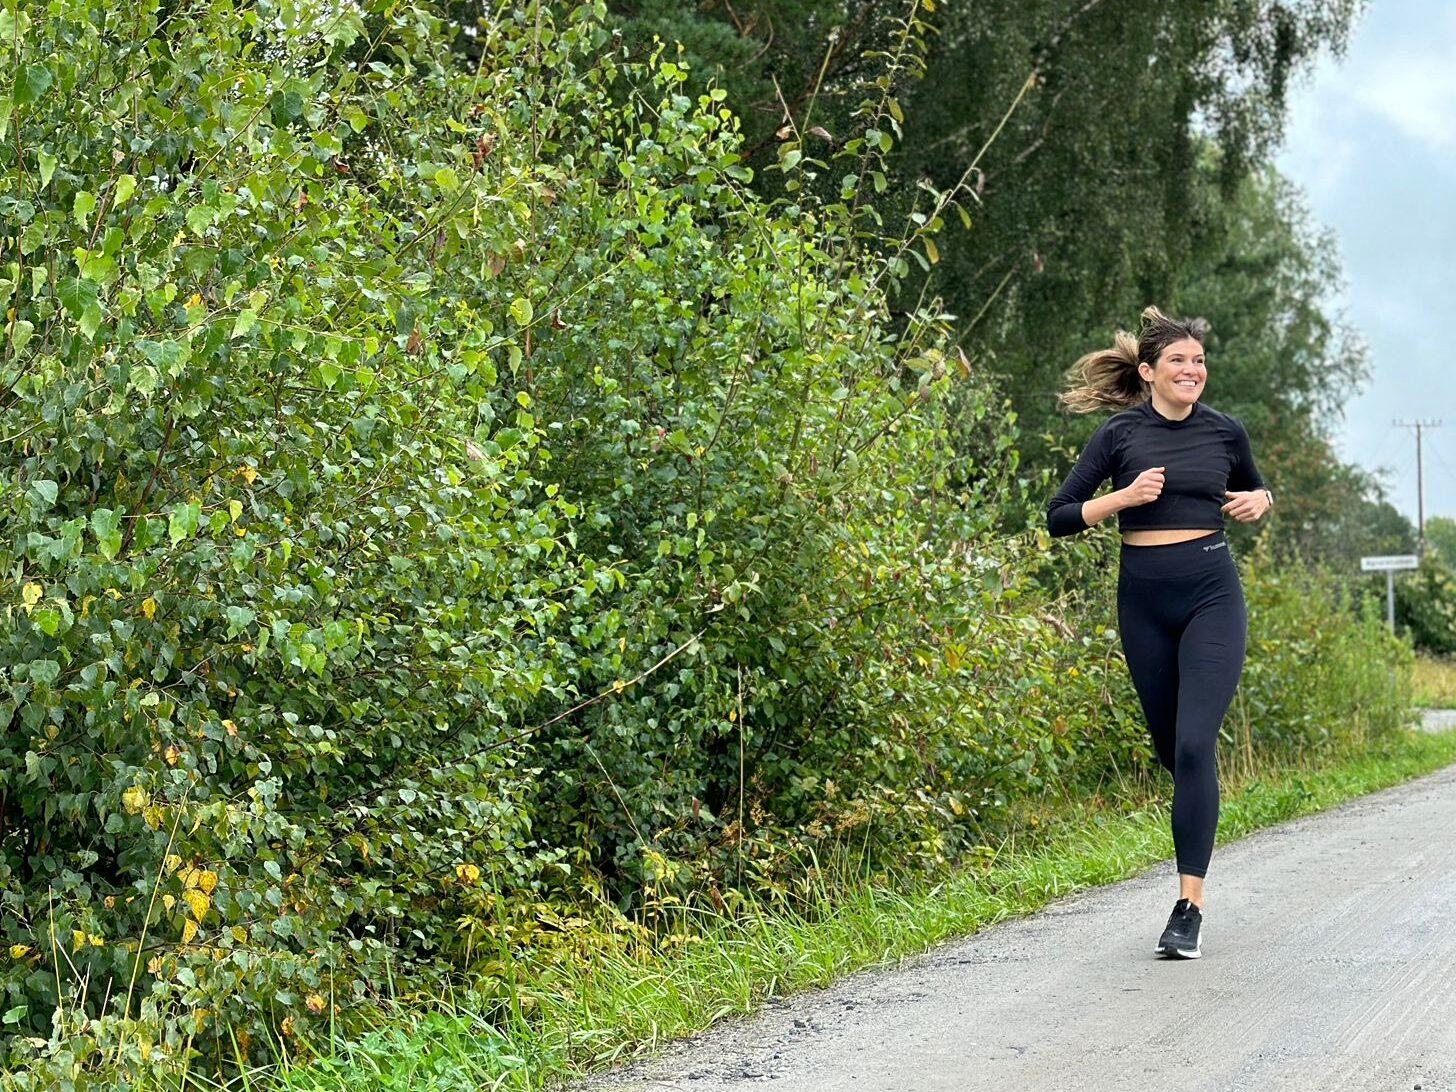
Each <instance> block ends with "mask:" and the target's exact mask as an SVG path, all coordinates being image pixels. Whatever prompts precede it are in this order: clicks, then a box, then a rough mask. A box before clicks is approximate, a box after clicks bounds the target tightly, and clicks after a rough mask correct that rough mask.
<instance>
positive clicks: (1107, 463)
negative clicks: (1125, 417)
mask: <svg viewBox="0 0 1456 1092" xmlns="http://www.w3.org/2000/svg"><path fill="white" fill-rule="evenodd" d="M1110 421H1111V418H1108V420H1107V421H1104V422H1102V424H1101V425H1100V426H1099V427H1098V429H1097V431H1096V432H1094V433H1093V434H1092V438H1091V439H1090V440H1088V441H1087V446H1086V447H1085V448H1083V449H1082V454H1081V456H1079V457H1078V459H1077V463H1076V465H1075V466H1073V467H1072V470H1071V472H1070V473H1069V474H1068V475H1067V478H1066V480H1065V481H1064V482H1062V484H1061V488H1059V489H1058V490H1057V491H1056V493H1054V494H1053V495H1052V499H1051V500H1050V501H1048V502H1047V530H1048V531H1050V532H1051V535H1052V537H1053V538H1063V537H1065V536H1067V535H1075V534H1077V533H1079V532H1081V531H1085V530H1087V528H1089V527H1091V526H1092V525H1093V524H1094V523H1097V522H1099V521H1100V520H1103V519H1106V518H1107V517H1108V516H1110V515H1112V514H1113V513H1114V512H1117V511H1119V510H1121V509H1122V508H1123V507H1124V504H1123V498H1122V495H1121V492H1120V491H1118V490H1114V491H1113V492H1111V493H1108V494H1106V495H1105V496H1101V497H1098V498H1096V499H1095V500H1094V499H1093V498H1092V494H1093V493H1095V492H1097V487H1098V486H1100V485H1101V484H1102V483H1103V482H1104V481H1106V480H1107V477H1108V475H1109V474H1111V473H1112V457H1113V430H1112V429H1111V428H1109V427H1108V426H1109V423H1110Z"/></svg>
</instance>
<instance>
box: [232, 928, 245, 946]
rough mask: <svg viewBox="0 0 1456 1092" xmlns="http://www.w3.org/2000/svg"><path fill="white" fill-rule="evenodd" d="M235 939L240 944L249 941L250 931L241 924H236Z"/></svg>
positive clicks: (234, 929)
mask: <svg viewBox="0 0 1456 1092" xmlns="http://www.w3.org/2000/svg"><path fill="white" fill-rule="evenodd" d="M233 939H234V940H235V941H237V942H238V943H239V944H246V943H247V942H248V931H247V930H246V929H244V928H243V927H242V926H241V925H234V926H233Z"/></svg>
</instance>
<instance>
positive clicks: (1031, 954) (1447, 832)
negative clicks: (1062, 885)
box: [578, 717, 1456, 1092]
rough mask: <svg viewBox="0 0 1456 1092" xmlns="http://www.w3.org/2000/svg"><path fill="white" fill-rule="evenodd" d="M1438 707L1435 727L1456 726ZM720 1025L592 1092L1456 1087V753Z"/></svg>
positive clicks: (1382, 1090)
mask: <svg viewBox="0 0 1456 1092" xmlns="http://www.w3.org/2000/svg"><path fill="white" fill-rule="evenodd" d="M1443 719H1450V718H1442V717H1437V718H1434V719H1430V718H1428V721H1427V727H1429V728H1431V729H1433V730H1441V729H1443V728H1446V727H1448V725H1447V724H1446V723H1442V721H1443ZM1177 894H1178V889H1177V877H1176V874H1175V872H1174V866H1173V862H1172V861H1171V860H1170V861H1164V862H1162V863H1161V864H1159V865H1157V866H1156V867H1154V868H1151V869H1149V870H1148V871H1146V872H1143V873H1142V874H1140V875H1138V876H1135V877H1133V878H1131V879H1128V880H1125V881H1123V882H1121V883H1117V884H1112V885H1109V886H1107V887H1101V888H1096V889H1094V890H1090V891H1085V892H1080V893H1078V894H1076V895H1072V896H1069V897H1067V898H1064V899H1060V900H1058V901H1056V902H1054V903H1051V904H1050V905H1048V906H1047V907H1046V908H1045V909H1043V910H1042V911H1040V912H1038V913H1036V914H1033V915H1030V916H1027V917H1022V918H1017V919H1014V920H1009V921H1004V922H1000V923H998V924H996V925H994V926H991V927H989V928H987V929H984V930H983V931H981V932H980V933H978V934H976V935H975V936H972V937H968V938H966V939H964V940H960V941H957V942H953V943H950V944H946V945H942V946H941V947H938V948H936V949H934V950H932V951H930V952H927V953H925V954H923V955H921V956H918V957H915V958H913V959H909V960H906V961H905V963H904V964H902V965H901V966H900V967H899V968H894V969H884V968H880V969H875V970H866V971H863V972H860V973H858V974H855V975H852V976H850V977H848V978H845V979H844V980H842V981H841V982H839V983H838V984H836V985H834V986H833V987H831V988H828V989H825V990H818V991H813V992H809V993H804V994H800V995H796V996H794V997H792V998H789V999H786V1000H782V1001H778V1002H775V1003H771V1004H770V1005H769V1006H768V1007H767V1008H766V1009H765V1010H764V1011H763V1012H761V1013H760V1014H759V1015H757V1016H755V1017H752V1018H749V1019H745V1020H734V1021H729V1022H726V1023H724V1024H721V1025H718V1026H717V1027H715V1028H714V1029H712V1030H711V1031H709V1032H708V1033H706V1034H704V1035H702V1036H700V1037H698V1038H696V1039H693V1040H691V1041H686V1042H683V1043H679V1044H675V1045H674V1046H672V1047H669V1048H668V1049H666V1050H665V1051H664V1052H663V1053H662V1054H660V1055H659V1056H658V1057H657V1058H655V1059H653V1060H650V1061H648V1062H645V1063H640V1064H639V1065H638V1066H636V1067H633V1068H631V1069H627V1070H622V1071H619V1072H617V1073H615V1074H606V1075H603V1076H602V1077H599V1078H596V1079H594V1080H592V1081H590V1082H586V1083H585V1084H582V1085H580V1086H578V1087H579V1088H580V1089H581V1090H582V1092H587V1090H590V1092H607V1090H611V1092H628V1090H631V1092H668V1090H680V1092H720V1090H728V1089H734V1090H739V1089H747V1088H760V1087H767V1088H771V1089H774V1090H775V1092H848V1090H854V1092H888V1090H902V1089H903V1090H917V1092H919V1090H924V1092H941V1090H944V1092H951V1090H954V1092H968V1090H975V1089H994V1090H996V1092H1003V1090H1015V1092H1026V1090H1036V1089H1058V1090H1061V1089H1072V1090H1077V1092H1082V1090H1087V1092H1112V1090H1122V1089H1127V1090H1130V1092H1131V1090H1136V1092H1147V1090H1149V1089H1172V1088H1177V1089H1178V1090H1179V1092H1194V1090H1208V1092H1213V1090H1218V1092H1227V1090H1245V1089H1247V1090H1250V1092H1253V1090H1259V1092H1267V1090H1271V1089H1299V1090H1301V1092H1305V1090H1315V1092H1320V1090H1329V1092H1335V1090H1339V1092H1346V1090H1367V1089H1373V1090H1379V1092H1386V1090H1389V1092H1396V1090H1405V1089H1422V1090H1443V1092H1456V766H1453V767H1448V768H1447V769H1445V770H1441V771H1438V772H1436V773H1434V774H1430V775H1427V776H1425V777H1422V778H1419V779H1417V780H1414V781H1410V782H1407V783H1406V784H1404V785H1398V786H1394V787H1392V788H1389V789H1385V790H1382V791H1380V792H1376V793H1373V794H1371V795H1369V796H1364V797H1361V798H1359V799H1356V800H1352V801H1349V802H1347V803H1345V804H1342V805H1339V806H1337V807H1334V808H1331V809H1329V810H1327V811H1325V812H1322V813H1320V814H1318V815H1310V816H1305V817H1304V818H1301V819H1297V820H1293V821H1291V822H1287V823H1283V824H1281V825H1279V826H1277V827H1272V828H1269V829H1266V830H1262V831H1258V832H1256V833H1254V834H1252V835H1250V836H1249V837H1247V838H1243V839H1241V840H1240V841H1238V842H1235V843H1230V844H1227V845H1220V846H1217V847H1216V848H1215V849H1214V855H1213V862H1212V864H1211V866H1210V868H1209V874H1208V880H1207V888H1206V891H1205V897H1204V928H1203V940H1202V948H1203V957H1202V958H1201V959H1191V960H1182V959H1177V960H1175V959H1168V958H1165V957H1162V956H1159V955H1156V954H1155V953H1154V951H1153V947H1154V945H1155V944H1156V942H1157V939H1158V935H1159V933H1160V932H1161V931H1162V928H1163V925H1164V924H1165V922H1166V921H1167V917H1168V913H1169V911H1171V909H1172V907H1173V902H1174V900H1175V899H1176V898H1177Z"/></svg>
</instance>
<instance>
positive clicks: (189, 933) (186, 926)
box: [182, 918, 197, 944]
mask: <svg viewBox="0 0 1456 1092" xmlns="http://www.w3.org/2000/svg"><path fill="white" fill-rule="evenodd" d="M196 935H197V923H196V922H195V921H193V920H192V919H191V918H184V919H183V920H182V943H183V944H191V943H192V938H193V937H195V936H196Z"/></svg>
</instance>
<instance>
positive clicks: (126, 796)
mask: <svg viewBox="0 0 1456 1092" xmlns="http://www.w3.org/2000/svg"><path fill="white" fill-rule="evenodd" d="M149 803H151V794H150V793H148V792H147V790H146V789H144V788H142V787H141V786H140V785H133V786H132V787H131V788H129V789H127V790H126V792H124V793H122V794H121V806H122V807H124V808H125V809H126V813H127V814H128V815H135V814H136V813H137V812H139V811H141V810H142V809H143V808H144V807H146V806H147V805H148V804H149Z"/></svg>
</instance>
